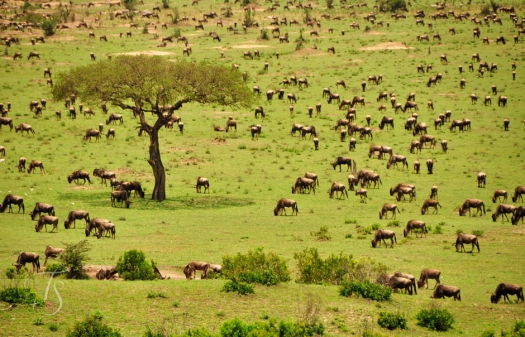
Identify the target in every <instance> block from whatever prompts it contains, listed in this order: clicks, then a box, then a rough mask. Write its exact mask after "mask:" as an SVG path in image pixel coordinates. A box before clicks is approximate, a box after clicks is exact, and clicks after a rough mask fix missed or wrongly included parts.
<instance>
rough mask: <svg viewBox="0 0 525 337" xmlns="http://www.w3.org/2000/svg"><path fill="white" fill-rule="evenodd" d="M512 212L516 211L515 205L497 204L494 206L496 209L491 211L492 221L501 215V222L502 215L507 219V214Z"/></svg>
mask: <svg viewBox="0 0 525 337" xmlns="http://www.w3.org/2000/svg"><path fill="white" fill-rule="evenodd" d="M509 213H510V214H514V213H516V206H514V205H508V204H499V205H498V207H497V208H496V211H495V212H494V213H492V221H494V222H496V220H498V217H499V216H500V215H501V222H503V217H505V218H506V219H507V221H509V217H508V216H507V214H509Z"/></svg>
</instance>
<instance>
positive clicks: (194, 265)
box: [183, 261, 210, 280]
mask: <svg viewBox="0 0 525 337" xmlns="http://www.w3.org/2000/svg"><path fill="white" fill-rule="evenodd" d="M209 268H210V264H209V263H206V262H200V261H192V262H190V263H188V264H187V265H186V266H185V267H184V268H183V271H184V275H186V279H188V280H191V279H192V277H191V274H192V273H193V279H195V277H196V273H197V270H202V276H204V277H202V276H201V278H206V276H207V275H208V269H209Z"/></svg>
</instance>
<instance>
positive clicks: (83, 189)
mask: <svg viewBox="0 0 525 337" xmlns="http://www.w3.org/2000/svg"><path fill="white" fill-rule="evenodd" d="M69 189H70V190H76V191H78V190H82V191H87V190H94V189H95V188H94V187H93V186H91V185H73V186H70V187H69Z"/></svg>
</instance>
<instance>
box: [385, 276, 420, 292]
mask: <svg viewBox="0 0 525 337" xmlns="http://www.w3.org/2000/svg"><path fill="white" fill-rule="evenodd" d="M388 286H389V287H391V288H392V289H394V290H396V291H397V289H404V290H405V291H406V292H408V294H409V295H412V293H413V289H414V290H415V285H413V284H412V281H411V280H410V279H408V278H406V277H402V276H395V275H393V276H390V277H389V278H388Z"/></svg>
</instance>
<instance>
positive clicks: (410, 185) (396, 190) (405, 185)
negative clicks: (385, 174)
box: [390, 183, 416, 196]
mask: <svg viewBox="0 0 525 337" xmlns="http://www.w3.org/2000/svg"><path fill="white" fill-rule="evenodd" d="M402 187H408V188H410V189H411V190H414V191H415V190H416V186H415V185H412V184H403V183H400V184H397V185H396V186H394V187H391V188H390V196H393V195H394V194H396V193H397V192H399V189H400V188H402Z"/></svg>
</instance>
